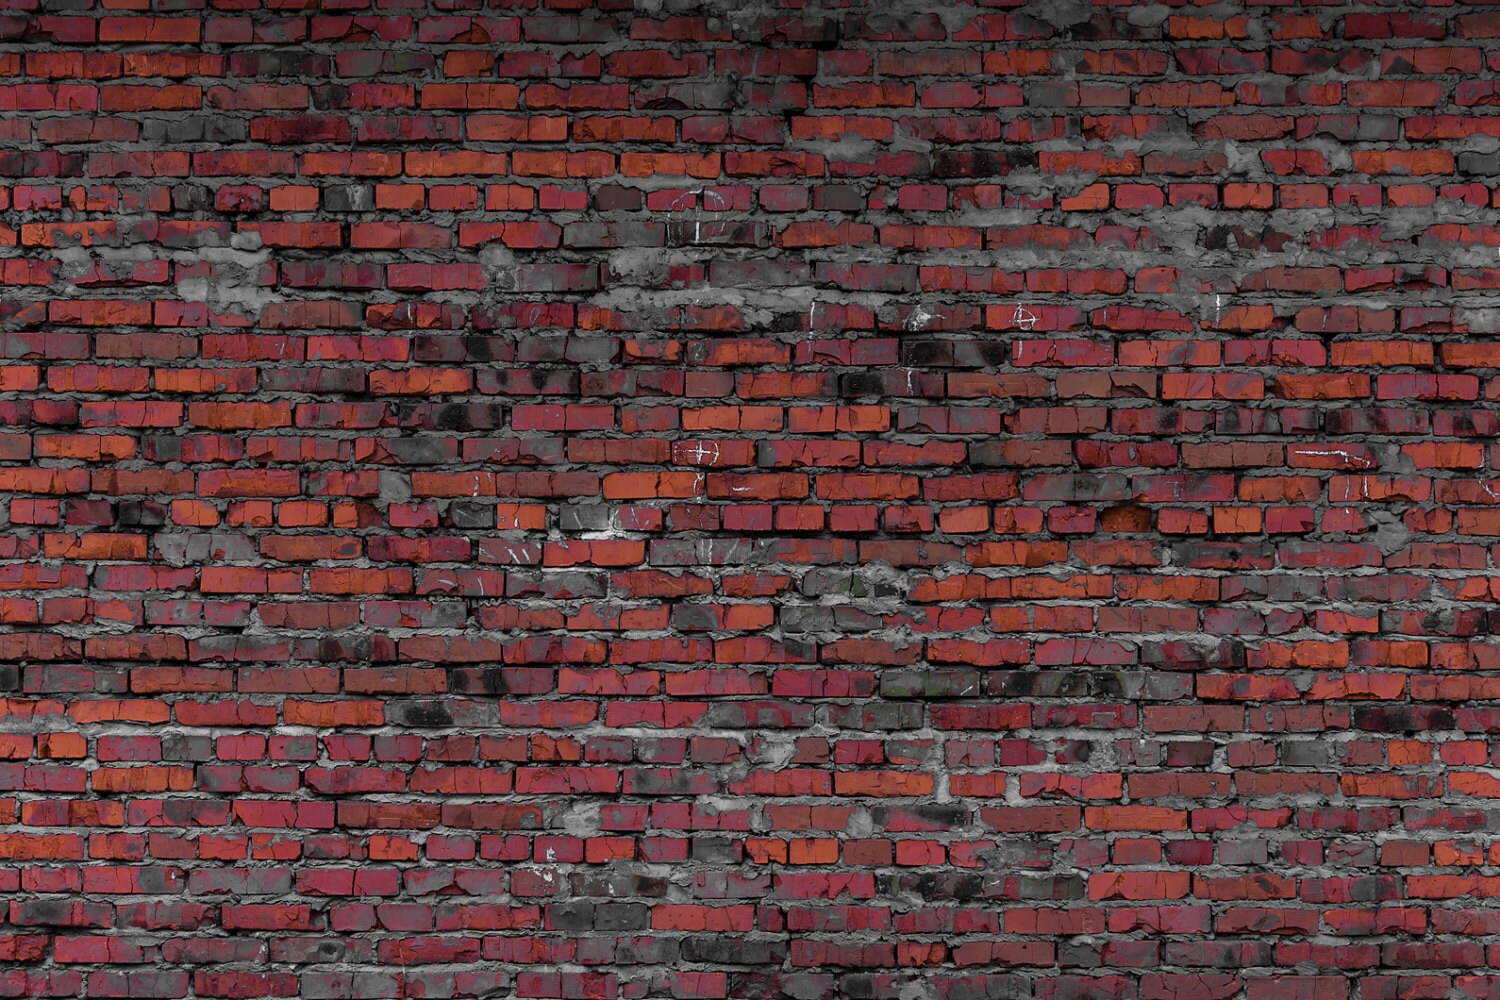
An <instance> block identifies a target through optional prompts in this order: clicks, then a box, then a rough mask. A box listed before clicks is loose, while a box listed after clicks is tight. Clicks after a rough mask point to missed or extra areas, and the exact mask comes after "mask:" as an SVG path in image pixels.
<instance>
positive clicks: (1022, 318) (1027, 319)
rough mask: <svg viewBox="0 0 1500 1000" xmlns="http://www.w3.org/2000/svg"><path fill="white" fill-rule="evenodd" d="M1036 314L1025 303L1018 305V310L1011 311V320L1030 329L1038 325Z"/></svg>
mask: <svg viewBox="0 0 1500 1000" xmlns="http://www.w3.org/2000/svg"><path fill="white" fill-rule="evenodd" d="M1036 320H1037V317H1036V314H1035V313H1033V312H1032V311H1031V310H1030V309H1027V308H1026V307H1025V306H1023V305H1019V304H1018V305H1017V306H1016V311H1015V312H1013V313H1011V317H1010V321H1011V322H1012V323H1014V324H1015V325H1016V326H1018V327H1020V328H1021V329H1023V330H1030V329H1031V328H1032V327H1034V326H1036Z"/></svg>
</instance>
